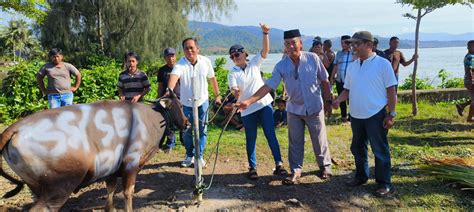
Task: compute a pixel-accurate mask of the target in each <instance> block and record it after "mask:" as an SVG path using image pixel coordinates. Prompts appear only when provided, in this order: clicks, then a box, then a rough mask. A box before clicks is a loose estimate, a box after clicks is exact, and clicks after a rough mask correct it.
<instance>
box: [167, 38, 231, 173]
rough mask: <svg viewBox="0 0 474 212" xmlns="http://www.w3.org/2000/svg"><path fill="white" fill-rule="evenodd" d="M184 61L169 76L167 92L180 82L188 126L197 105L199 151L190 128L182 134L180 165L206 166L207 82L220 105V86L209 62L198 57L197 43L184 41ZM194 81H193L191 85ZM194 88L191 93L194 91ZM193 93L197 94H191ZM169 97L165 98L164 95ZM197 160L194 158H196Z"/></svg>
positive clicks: (189, 40) (187, 39) (192, 39)
mask: <svg viewBox="0 0 474 212" xmlns="http://www.w3.org/2000/svg"><path fill="white" fill-rule="evenodd" d="M182 46H183V51H184V57H182V58H181V59H180V60H179V61H178V62H177V63H176V65H175V66H174V68H173V71H172V72H171V75H170V78H169V81H168V88H169V89H171V90H174V88H175V86H176V83H177V82H178V80H179V81H180V83H181V84H180V93H181V102H182V103H183V111H184V115H185V116H186V118H188V120H189V122H190V123H194V122H193V101H194V100H193V98H194V99H195V101H197V106H198V119H199V150H200V151H201V152H197V153H195V152H194V142H193V128H194V126H193V127H190V128H188V129H186V130H184V145H185V147H186V157H185V159H184V161H183V162H182V163H181V166H183V167H189V166H191V165H193V164H194V161H195V159H196V160H197V159H199V162H200V165H201V166H202V167H204V166H205V164H206V162H205V161H204V159H203V152H204V147H205V145H206V139H207V120H208V114H207V108H208V107H209V92H208V89H207V88H208V84H207V80H209V81H210V82H211V85H212V88H213V91H214V96H215V97H216V99H215V103H216V104H221V103H222V102H221V97H220V96H219V86H218V85H217V80H216V77H215V75H214V67H213V66H212V63H211V60H209V59H208V58H207V57H204V56H202V55H199V45H198V42H197V40H196V39H194V38H186V39H184V40H183V42H182ZM193 78H195V80H194V82H195V84H194V85H193ZM193 86H194V89H193ZM193 91H196V93H193ZM165 95H168V94H165ZM196 156H197V158H196Z"/></svg>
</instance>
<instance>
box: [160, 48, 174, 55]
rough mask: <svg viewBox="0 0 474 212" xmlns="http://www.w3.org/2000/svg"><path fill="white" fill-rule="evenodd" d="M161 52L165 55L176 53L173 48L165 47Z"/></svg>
mask: <svg viewBox="0 0 474 212" xmlns="http://www.w3.org/2000/svg"><path fill="white" fill-rule="evenodd" d="M163 54H164V55H165V56H168V55H172V54H176V50H174V49H173V48H166V49H165V51H164V53H163Z"/></svg>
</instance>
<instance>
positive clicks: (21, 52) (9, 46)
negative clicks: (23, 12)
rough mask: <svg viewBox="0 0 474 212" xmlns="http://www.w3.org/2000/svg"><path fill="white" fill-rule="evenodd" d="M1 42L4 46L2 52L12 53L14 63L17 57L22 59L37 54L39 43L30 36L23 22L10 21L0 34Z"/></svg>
mask: <svg viewBox="0 0 474 212" xmlns="http://www.w3.org/2000/svg"><path fill="white" fill-rule="evenodd" d="M1 40H2V41H3V42H2V43H3V44H4V45H5V46H4V51H8V52H11V53H12V56H13V61H16V56H17V55H18V56H19V57H20V58H23V57H31V56H33V55H37V54H38V51H37V50H38V48H39V42H38V40H36V39H35V38H34V37H33V36H32V31H31V30H30V29H28V24H27V23H26V22H25V21H24V20H12V21H10V22H9V23H8V26H7V27H6V28H5V29H4V30H3V32H2V33H1ZM5 53H6V52H5Z"/></svg>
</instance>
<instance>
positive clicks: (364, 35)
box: [349, 31, 374, 42]
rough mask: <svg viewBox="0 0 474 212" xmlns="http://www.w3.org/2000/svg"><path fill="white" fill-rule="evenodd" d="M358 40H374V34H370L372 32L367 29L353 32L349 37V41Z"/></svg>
mask: <svg viewBox="0 0 474 212" xmlns="http://www.w3.org/2000/svg"><path fill="white" fill-rule="evenodd" d="M358 40H365V41H371V42H374V36H373V35H372V33H370V32H368V31H359V32H356V33H354V35H352V38H351V39H349V41H350V42H353V41H358Z"/></svg>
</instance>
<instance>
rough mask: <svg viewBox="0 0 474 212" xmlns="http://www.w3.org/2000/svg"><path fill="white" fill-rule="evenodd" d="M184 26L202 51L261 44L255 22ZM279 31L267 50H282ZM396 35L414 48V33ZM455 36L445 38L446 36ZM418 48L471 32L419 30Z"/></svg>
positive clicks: (384, 42)
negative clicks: (429, 31) (243, 24)
mask: <svg viewBox="0 0 474 212" xmlns="http://www.w3.org/2000/svg"><path fill="white" fill-rule="evenodd" d="M188 27H189V29H190V31H191V32H192V34H193V36H195V37H197V38H198V40H199V45H200V47H201V51H203V53H206V54H227V53H228V49H229V47H230V46H232V45H234V44H241V45H243V46H244V47H245V48H246V49H247V51H248V52H250V53H257V52H258V51H259V50H260V48H261V46H262V36H261V33H262V32H261V29H260V27H259V26H228V25H223V24H218V23H213V22H199V21H189V22H188ZM283 31H284V30H282V29H278V28H272V29H271V30H270V33H269V36H270V52H272V53H279V52H282V51H283ZM396 36H397V37H399V38H400V45H399V48H414V46H415V42H414V40H410V39H407V38H409V37H410V36H413V38H414V33H404V34H400V35H396ZM375 37H377V38H378V39H379V49H382V50H383V49H386V48H388V43H389V39H390V38H389V37H381V36H377V35H375ZM450 37H451V38H453V39H459V40H447V39H448V38H450ZM420 38H422V39H424V40H420V48H440V47H459V46H465V45H466V42H467V40H469V39H473V38H474V33H463V34H460V35H452V34H449V33H420ZM313 39H314V35H302V40H303V49H305V50H308V49H309V48H310V47H311V44H312V42H313ZM326 39H330V40H331V41H332V43H333V49H334V50H338V49H340V48H341V47H340V37H332V38H325V37H323V38H322V40H323V41H324V40H326Z"/></svg>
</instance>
